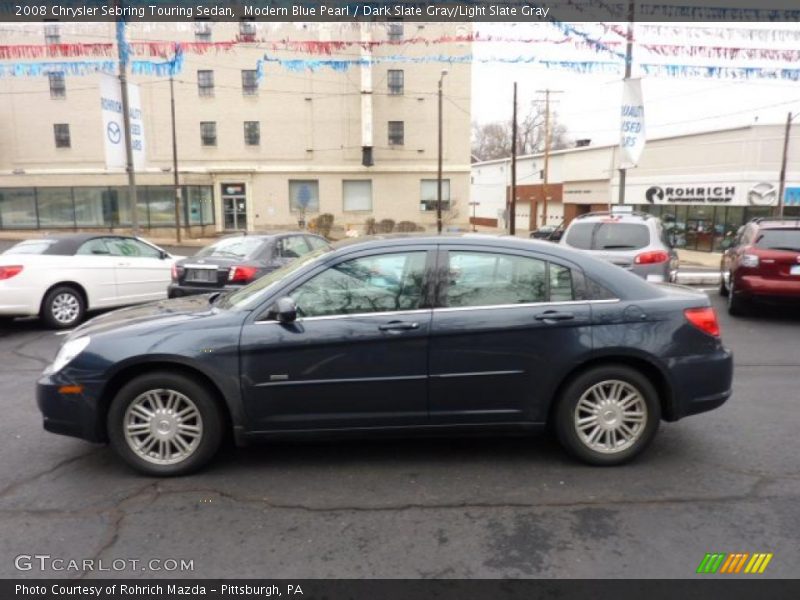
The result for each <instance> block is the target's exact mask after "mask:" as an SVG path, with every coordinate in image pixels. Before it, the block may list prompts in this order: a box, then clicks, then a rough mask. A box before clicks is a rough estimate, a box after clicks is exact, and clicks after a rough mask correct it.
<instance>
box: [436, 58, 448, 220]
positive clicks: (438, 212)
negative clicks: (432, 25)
mask: <svg viewBox="0 0 800 600" xmlns="http://www.w3.org/2000/svg"><path fill="white" fill-rule="evenodd" d="M445 75H447V69H442V74H441V76H440V77H439V157H438V164H437V170H436V231H437V232H438V233H442V82H443V81H444V77H445Z"/></svg>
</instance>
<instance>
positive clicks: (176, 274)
mask: <svg viewBox="0 0 800 600" xmlns="http://www.w3.org/2000/svg"><path fill="white" fill-rule="evenodd" d="M181 275H183V267H179V266H178V265H172V281H179V280H180V278H181Z"/></svg>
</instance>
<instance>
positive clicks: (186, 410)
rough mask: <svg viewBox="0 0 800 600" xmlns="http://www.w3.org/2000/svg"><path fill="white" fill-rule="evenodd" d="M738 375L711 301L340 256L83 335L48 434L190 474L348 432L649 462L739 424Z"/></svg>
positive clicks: (566, 263) (446, 259) (598, 268)
mask: <svg viewBox="0 0 800 600" xmlns="http://www.w3.org/2000/svg"><path fill="white" fill-rule="evenodd" d="M732 369H733V366H732V358H731V354H730V352H729V351H728V350H726V349H725V348H724V347H723V345H722V343H721V341H720V337H719V326H718V324H717V320H716V315H715V313H714V310H713V308H711V306H710V304H709V299H708V297H707V296H706V295H705V294H703V293H700V292H694V291H692V290H688V289H687V288H682V287H678V286H672V285H668V284H662V285H651V284H648V283H646V282H644V281H643V280H641V279H640V278H638V277H635V276H633V275H632V274H631V273H629V272H626V271H624V270H622V269H618V268H616V267H614V266H612V265H610V264H608V263H606V262H603V261H600V260H597V259H595V258H593V257H592V256H589V255H587V254H584V253H581V252H577V251H574V250H570V249H568V248H564V247H563V246H559V245H555V244H549V243H545V242H535V241H529V240H520V239H515V238H501V237H489V236H424V237H416V236H406V237H388V238H378V239H368V240H364V241H362V240H357V241H356V240H352V241H348V242H346V243H344V242H343V243H340V244H339V245H337V247H336V249H335V250H333V251H329V250H327V249H325V248H323V249H320V250H318V251H316V252H313V253H310V254H308V255H306V256H305V257H303V258H301V259H299V260H296V261H295V262H293V263H291V264H289V265H288V266H286V267H283V268H282V269H279V270H278V271H274V272H272V273H269V274H267V275H265V276H264V277H262V278H261V279H259V280H257V281H256V282H254V283H252V284H250V285H249V286H246V287H244V288H242V289H240V290H237V291H234V292H230V293H228V294H223V295H222V296H220V297H218V298H216V299H215V298H214V297H211V300H210V301H209V298H207V297H199V296H195V297H191V298H181V299H176V300H168V301H164V302H161V303H153V304H150V305H148V306H146V307H136V308H130V309H123V310H121V311H116V312H113V313H110V314H107V315H103V316H101V317H98V318H96V319H94V320H93V321H91V322H89V323H87V324H86V325H84V326H82V327H80V328H78V329H77V330H76V331H74V332H73V333H72V334H71V335H70V336H69V338H68V339H67V340H66V341H65V343H64V344H63V345H62V347H61V349H60V350H59V351H58V354H57V356H56V358H55V360H54V361H53V363H52V364H51V365H50V366H49V367H48V368H47V369H46V370H45V372H44V374H43V376H42V378H41V379H40V380H39V384H38V391H37V395H38V403H39V407H40V409H41V411H42V413H43V416H44V427H45V429H47V430H48V431H52V432H55V433H61V434H66V435H72V436H77V437H80V438H84V439H87V440H90V441H93V442H110V443H111V445H112V446H113V447H114V449H115V450H116V451H117V452H118V453H119V455H120V456H121V457H122V458H123V459H124V460H125V461H126V462H127V463H128V464H130V465H131V466H133V467H134V468H136V469H138V470H139V471H141V472H143V473H147V474H150V475H178V474H183V473H188V472H190V471H192V470H195V469H198V468H200V467H201V466H202V465H204V464H205V463H207V462H208V461H209V460H211V458H212V457H213V456H214V454H215V452H216V451H217V448H218V447H219V444H220V440H221V439H222V437H223V435H224V433H225V432H226V429H229V430H230V431H231V432H232V433H233V437H234V439H235V440H236V441H237V443H239V444H247V443H250V442H254V441H257V440H264V439H275V438H287V437H292V438H308V437H319V436H330V435H332V434H344V433H349V434H351V435H365V434H368V435H388V434H397V433H412V432H413V433H429V434H431V433H432V434H442V433H453V434H457V433H461V434H464V433H474V432H492V433H503V432H505V433H526V432H528V433H529V432H533V431H537V430H540V429H542V428H544V427H545V426H546V425H547V424H552V425H553V427H554V429H555V431H556V433H557V435H558V438H559V440H560V441H561V443H562V444H563V445H564V447H565V448H566V449H567V450H568V451H569V452H571V453H572V454H573V455H574V456H576V457H578V458H579V459H581V460H584V461H586V462H588V463H591V464H597V465H612V464H619V463H622V462H625V461H627V460H630V459H632V458H634V457H635V456H636V455H638V454H639V453H641V452H642V451H643V450H644V449H645V447H646V446H647V445H648V444H649V443H650V441H651V440H652V439H653V436H654V435H655V433H656V430H657V429H658V426H659V422H660V421H661V420H662V419H663V420H666V421H677V420H678V419H681V418H682V417H686V416H688V415H693V414H695V413H700V412H703V411H707V410H711V409H713V408H716V407H718V406H720V405H721V404H722V403H723V402H725V400H726V399H727V398H728V396H729V395H730V393H731V378H732Z"/></svg>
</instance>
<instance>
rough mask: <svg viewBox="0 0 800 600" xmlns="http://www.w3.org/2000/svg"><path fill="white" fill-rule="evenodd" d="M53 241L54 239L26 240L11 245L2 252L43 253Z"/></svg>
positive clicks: (54, 241)
mask: <svg viewBox="0 0 800 600" xmlns="http://www.w3.org/2000/svg"><path fill="white" fill-rule="evenodd" d="M55 243H56V240H27V241H25V242H20V243H19V244H17V245H16V246H12V247H11V248H9V249H8V250H6V251H5V252H3V254H44V253H45V251H46V250H47V249H48V248H49V247H50V246H52V245H53V244H55Z"/></svg>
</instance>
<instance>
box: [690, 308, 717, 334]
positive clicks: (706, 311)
mask: <svg viewBox="0 0 800 600" xmlns="http://www.w3.org/2000/svg"><path fill="white" fill-rule="evenodd" d="M683 314H684V315H686V320H687V321H689V323H691V324H692V325H694V326H695V327H697V328H698V329H699V330H700V331H702V332H703V333H707V334H708V335H713V336H714V337H719V321H717V311H715V310H714V309H713V308H711V307H710V306H705V307H703V308H687V309H686V310H684V311H683Z"/></svg>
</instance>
